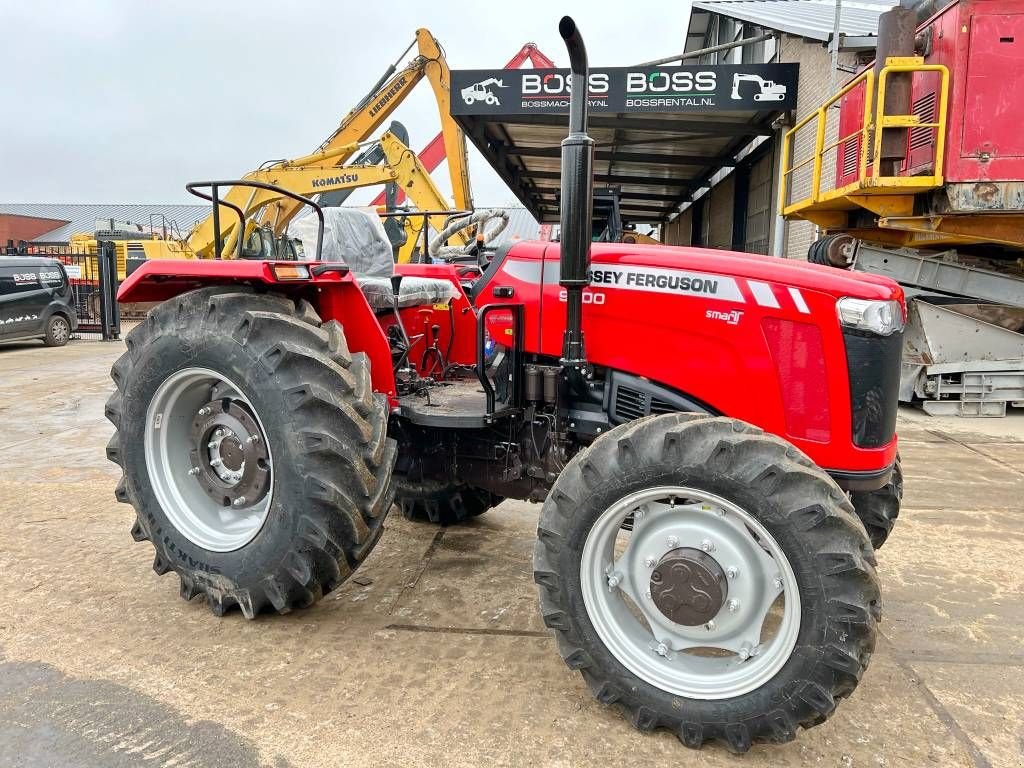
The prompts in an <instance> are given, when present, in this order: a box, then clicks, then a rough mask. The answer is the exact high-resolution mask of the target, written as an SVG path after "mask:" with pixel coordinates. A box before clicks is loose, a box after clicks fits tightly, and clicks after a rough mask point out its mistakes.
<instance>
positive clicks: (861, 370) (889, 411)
mask: <svg viewBox="0 0 1024 768" xmlns="http://www.w3.org/2000/svg"><path fill="white" fill-rule="evenodd" d="M843 340H844V341H845V342H846V366H847V372H848V375H849V377H850V411H851V414H852V425H851V427H852V435H853V442H854V445H857V446H859V447H861V448H881V447H882V446H884V445H887V444H888V443H889V442H890V441H891V440H892V438H893V435H895V434H896V410H897V407H898V405H899V394H900V357H901V354H902V352H903V334H902V333H894V334H892V335H891V336H876V335H875V334H873V333H865V332H863V331H855V330H851V329H848V328H847V329H844V330H843Z"/></svg>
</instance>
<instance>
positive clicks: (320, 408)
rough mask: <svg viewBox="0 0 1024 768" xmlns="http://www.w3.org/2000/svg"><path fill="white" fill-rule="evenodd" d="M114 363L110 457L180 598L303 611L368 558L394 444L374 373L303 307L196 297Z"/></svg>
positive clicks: (219, 291) (172, 303)
mask: <svg viewBox="0 0 1024 768" xmlns="http://www.w3.org/2000/svg"><path fill="white" fill-rule="evenodd" d="M127 347H128V351H127V352H126V353H125V354H124V355H122V356H121V358H120V359H119V360H118V361H117V362H116V363H115V364H114V367H113V369H112V371H111V376H112V377H113V379H114V382H115V384H116V385H117V390H116V392H115V393H114V394H113V395H112V396H111V398H110V400H109V401H108V402H107V409H106V415H107V418H109V419H110V421H112V422H113V424H114V426H115V427H116V428H117V431H116V432H115V433H114V436H113V438H112V439H111V441H110V443H109V444H108V446H107V456H108V458H110V460H111V461H114V462H115V463H117V464H119V465H120V466H121V468H122V471H123V476H122V478H121V481H120V482H119V483H118V486H117V490H116V492H115V495H116V497H117V499H118V501H122V502H126V503H129V504H131V505H132V506H133V507H134V508H135V512H136V516H137V517H136V521H135V524H134V526H133V527H132V536H133V537H134V538H135V540H136V541H143V540H148V541H150V542H151V543H152V545H153V547H154V548H155V550H156V556H155V559H154V561H153V570H155V571H156V572H157V573H158V574H161V575H162V574H164V573H167V572H168V571H175V572H176V573H177V574H178V577H179V578H180V580H181V596H182V597H183V598H185V599H186V600H191V599H192V598H193V597H196V596H197V595H203V596H204V597H205V599H206V602H207V603H208V604H209V607H210V608H211V610H212V611H213V612H214V613H215V614H217V615H223V614H224V612H226V611H227V610H229V609H230V608H232V607H234V606H236V605H237V606H238V607H239V608H240V609H241V611H242V613H243V614H244V615H245V616H246V618H253V617H254V616H255V615H256V614H258V613H260V611H262V610H264V609H268V608H273V609H274V610H276V611H278V612H279V613H287V612H288V611H290V610H291V609H292V608H295V607H305V606H308V605H311V604H313V603H314V602H316V601H317V600H318V599H320V597H321V596H322V595H324V594H326V593H327V592H330V591H331V590H332V589H334V588H335V587H337V586H338V585H339V584H341V583H342V582H343V581H344V580H345V579H346V578H348V576H349V575H350V574H351V573H352V572H353V571H354V570H355V569H356V568H358V567H359V565H360V564H361V563H362V562H363V560H364V559H365V558H366V556H367V555H368V554H369V552H370V551H371V550H372V549H373V547H374V545H375V544H376V542H377V540H378V538H379V537H380V534H381V532H382V530H383V522H384V517H385V516H386V514H387V512H388V510H389V508H390V506H391V502H392V496H391V494H392V493H393V489H392V488H391V483H390V475H391V468H392V466H393V464H394V459H395V444H394V441H392V440H389V439H387V437H386V429H387V407H386V402H385V401H384V399H383V398H382V397H379V396H376V395H374V394H373V391H372V389H371V387H370V375H369V363H368V361H367V360H366V358H365V356H363V355H362V354H351V353H350V352H349V351H348V346H347V344H346V342H345V335H344V332H343V330H342V328H341V326H340V325H339V324H338V323H336V322H333V321H332V322H328V323H322V324H321V322H320V320H319V318H318V317H317V315H316V312H315V311H313V309H312V307H311V306H310V305H309V304H307V303H306V302H304V301H299V302H298V303H297V302H295V301H293V300H291V299H288V298H286V297H283V296H275V295H268V294H257V293H254V292H252V291H248V290H245V289H241V288H223V287H220V288H204V289H201V290H196V291H192V292H190V293H187V294H184V295H182V296H178V297H177V298H174V299H170V300H168V301H166V302H164V303H163V304H161V305H159V306H158V307H157V308H155V309H154V310H153V311H152V312H151V313H150V314H149V317H148V318H147V319H146V321H145V322H143V323H142V324H140V325H139V326H138V327H136V328H135V329H134V330H133V331H132V332H131V333H130V334H129V336H128V338H127Z"/></svg>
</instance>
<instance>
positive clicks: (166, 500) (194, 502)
mask: <svg viewBox="0 0 1024 768" xmlns="http://www.w3.org/2000/svg"><path fill="white" fill-rule="evenodd" d="M214 399H217V400H222V401H223V402H225V403H228V402H229V403H232V404H240V405H242V406H244V407H245V408H246V409H248V412H249V413H251V415H252V418H253V419H254V420H255V423H256V424H257V425H258V427H259V437H260V439H262V440H263V441H264V443H265V444H266V451H267V454H268V456H269V459H268V461H267V462H266V465H267V466H266V467H265V469H264V471H266V472H267V473H269V472H271V471H272V467H273V455H272V454H271V453H270V445H269V442H268V441H267V440H266V430H265V429H264V428H263V423H262V422H261V421H260V419H259V415H258V414H257V413H256V410H255V408H253V406H252V403H250V402H249V399H248V398H247V397H246V396H245V395H244V394H243V393H242V390H241V388H240V387H238V385H237V384H235V383H234V382H232V381H231V380H230V379H228V378H227V377H225V376H223V375H222V374H219V373H217V372H215V371H212V370H210V369H208V368H185V369H183V370H180V371H177V372H175V373H174V374H172V375H171V376H169V377H168V378H167V379H165V380H164V381H163V383H161V385H160V387H159V388H158V389H157V391H156V393H155V394H154V395H153V399H152V401H151V402H150V405H149V409H148V411H147V417H146V432H145V441H144V442H145V445H144V450H145V457H146V471H147V472H148V474H149V480H150V484H151V486H152V488H153V493H154V494H155V495H156V498H157V501H158V502H159V504H160V507H161V509H163V511H164V514H166V515H167V518H168V520H169V521H170V522H171V524H172V525H173V526H174V527H175V528H176V529H177V530H178V532H179V533H181V535H182V536H184V537H185V538H187V539H188V540H189V541H191V542H192V543H193V544H195V545H197V546H199V547H202V548H203V549H206V550H209V551H212V552H231V551H234V550H236V549H240V548H242V547H244V546H245V545H246V544H248V543H249V542H250V541H252V540H253V539H254V538H255V537H256V535H257V534H258V533H259V532H260V530H261V529H262V528H263V524H264V523H265V522H266V520H267V516H268V514H269V512H270V505H271V501H272V498H273V482H272V478H270V479H269V485H268V488H269V490H267V492H266V494H265V495H264V496H262V497H261V498H260V499H258V500H257V501H256V503H253V504H250V505H246V504H245V503H244V497H243V503H240V504H225V503H223V502H220V503H218V502H217V501H215V500H214V499H213V498H211V496H210V495H209V494H208V492H207V491H206V490H204V489H203V487H202V486H201V485H200V481H199V480H198V479H197V474H198V472H197V470H196V467H195V459H194V453H193V451H194V448H195V440H194V439H193V438H192V436H191V432H190V430H191V429H192V425H193V421H194V419H196V414H197V413H199V411H200V409H201V408H203V406H204V404H205V403H207V402H209V401H211V400H214ZM221 444H222V441H221V440H220V439H215V440H211V442H210V443H208V446H209V448H208V450H209V451H210V452H211V457H212V458H213V460H214V461H215V462H216V461H217V460H218V459H219V457H220V450H221ZM243 467H244V465H243ZM239 474H240V473H239ZM268 477H269V475H268ZM220 479H221V480H222V482H224V485H225V487H226V488H227V490H228V491H230V485H231V482H232V478H231V477H224V478H220Z"/></svg>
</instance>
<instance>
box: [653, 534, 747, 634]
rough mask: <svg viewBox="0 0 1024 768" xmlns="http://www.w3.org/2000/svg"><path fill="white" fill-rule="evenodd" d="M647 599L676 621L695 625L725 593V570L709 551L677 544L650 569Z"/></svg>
mask: <svg viewBox="0 0 1024 768" xmlns="http://www.w3.org/2000/svg"><path fill="white" fill-rule="evenodd" d="M650 590H651V599H652V600H653V601H654V604H655V605H656V606H657V607H658V610H659V611H661V612H662V614H663V615H664V616H665V617H666V618H668V619H669V620H671V621H674V622H675V623H676V624H682V625H683V626H686V627H695V626H697V625H699V624H704V623H706V622H708V621H709V620H711V619H713V618H714V617H715V616H716V615H717V614H718V612H719V611H720V610H721V609H722V605H723V604H724V603H725V599H726V597H727V596H728V594H729V584H728V580H727V579H726V576H725V571H724V570H722V566H720V565H719V564H718V561H717V560H715V559H714V558H713V557H711V555H708V554H706V553H705V552H702V551H701V550H699V549H692V548H690V547H680V548H678V549H673V550H671V551H669V552H666V553H665V555H664V556H663V557H662V558H661V561H660V562H659V563H658V565H657V566H656V567H655V568H654V571H652V572H651V586H650Z"/></svg>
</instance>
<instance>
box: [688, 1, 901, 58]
mask: <svg viewBox="0 0 1024 768" xmlns="http://www.w3.org/2000/svg"><path fill="white" fill-rule="evenodd" d="M895 5H899V0H843V3H842V8H841V13H840V21H839V30H840V33H841V34H844V35H851V36H858V37H860V36H871V35H876V34H878V17H879V16H880V15H882V14H883V13H884V12H885V11H887V10H888V9H889V8H892V7H893V6H895ZM698 11H706V12H709V13H717V14H719V15H720V16H729V17H731V18H734V19H740V20H742V21H747V22H750V23H751V24H757V25H759V26H762V27H766V28H768V29H775V30H779V31H780V32H787V33H789V34H791V35H798V36H800V37H806V38H809V39H811V40H821V41H822V42H825V41H827V40H828V39H829V38H830V37H831V36H832V30H833V27H834V24H835V13H836V4H835V0H696V1H695V2H694V3H693V15H696V14H697V12H698ZM693 15H691V26H692V21H693V17H692V16H693ZM688 47H689V48H699V47H700V45H699V44H691V45H690V46H688Z"/></svg>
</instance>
